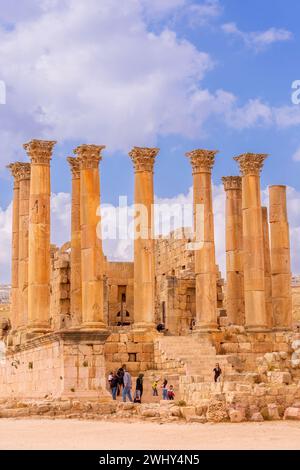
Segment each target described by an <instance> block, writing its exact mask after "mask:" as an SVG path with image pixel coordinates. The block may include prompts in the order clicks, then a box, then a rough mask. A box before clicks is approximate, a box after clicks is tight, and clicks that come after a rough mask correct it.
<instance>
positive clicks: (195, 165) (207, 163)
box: [185, 149, 218, 175]
mask: <svg viewBox="0 0 300 470" xmlns="http://www.w3.org/2000/svg"><path fill="white" fill-rule="evenodd" d="M217 153H218V150H206V149H195V150H192V151H191V152H187V153H186V154H185V155H186V157H188V158H189V159H190V162H191V165H192V170H193V175H195V174H197V173H211V170H212V168H213V166H214V163H215V156H216V154H217Z"/></svg>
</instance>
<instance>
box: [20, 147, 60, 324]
mask: <svg viewBox="0 0 300 470" xmlns="http://www.w3.org/2000/svg"><path fill="white" fill-rule="evenodd" d="M55 143H56V142H54V141H43V140H32V141H31V142H29V143H28V144H25V145H24V148H25V150H26V152H27V153H28V156H29V158H30V159H31V181H30V197H29V248H28V250H29V251H28V328H29V330H31V333H42V332H45V331H47V330H48V329H49V328H50V323H49V313H50V194H51V189H50V160H51V156H52V150H53V147H54V145H55Z"/></svg>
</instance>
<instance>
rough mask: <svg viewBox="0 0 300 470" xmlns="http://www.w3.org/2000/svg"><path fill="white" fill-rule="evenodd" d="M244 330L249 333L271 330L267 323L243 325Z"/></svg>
mask: <svg viewBox="0 0 300 470" xmlns="http://www.w3.org/2000/svg"><path fill="white" fill-rule="evenodd" d="M245 330H246V331H249V332H250V333H268V332H270V331H272V328H269V327H268V326H267V325H245Z"/></svg>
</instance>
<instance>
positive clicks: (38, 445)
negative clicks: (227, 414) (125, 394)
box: [0, 419, 300, 450]
mask: <svg viewBox="0 0 300 470" xmlns="http://www.w3.org/2000/svg"><path fill="white" fill-rule="evenodd" d="M0 449H1V450H11V449H12V450H14V449H18V450H23V449H25V450H30V449H33V450H38V449H43V450H45V449H53V450H54V449H59V450H60V449H66V450H67V449H70V450H75V449H76V450H78V449H79V450H83V449H84V450H92V449H95V450H113V449H120V450H132V449H135V450H138V449H145V450H152V449H154V450H155V449H158V450H170V449H174V450H176V449H183V450H184V449H191V450H194V449H199V450H202V449H208V450H211V449H220V450H221V449H236V450H237V449H250V450H251V449H297V450H300V423H297V422H287V421H284V422H282V421H281V422H273V423H271V422H265V423H239V424H230V423H227V424H204V425H203V424H163V425H160V424H157V423H142V422H141V423H128V424H126V423H123V422H108V421H80V420H48V419H43V420H33V419H23V420H21V419H20V420H16V419H0Z"/></svg>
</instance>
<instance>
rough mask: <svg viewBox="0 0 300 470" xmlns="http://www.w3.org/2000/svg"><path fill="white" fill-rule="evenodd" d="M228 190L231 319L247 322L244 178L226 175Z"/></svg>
mask: <svg viewBox="0 0 300 470" xmlns="http://www.w3.org/2000/svg"><path fill="white" fill-rule="evenodd" d="M222 181H223V184H224V189H225V192H226V309H227V316H228V320H229V323H231V324H233V325H244V324H245V298H244V268H243V215H242V178H241V177H240V176H225V177H223V178H222Z"/></svg>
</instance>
